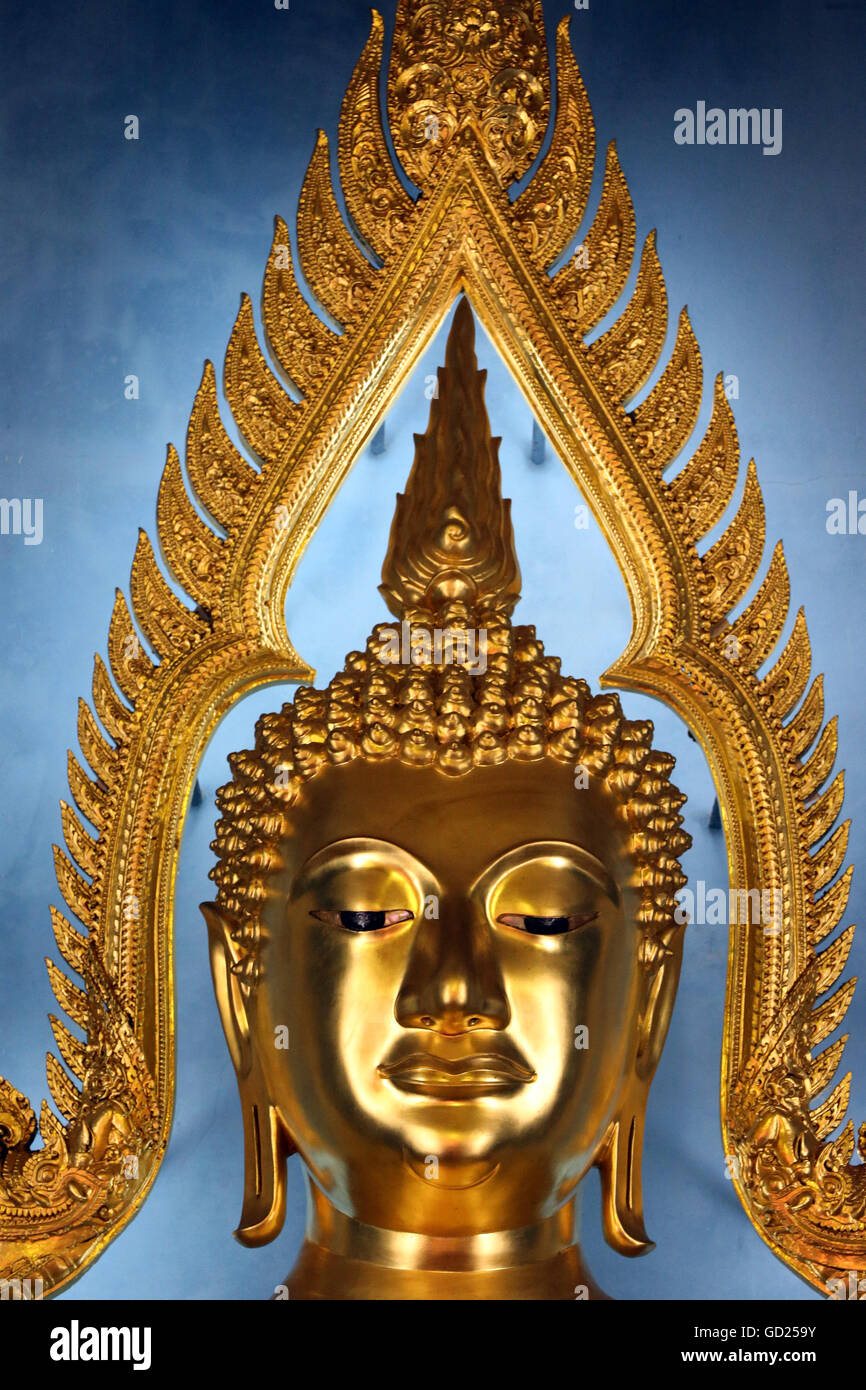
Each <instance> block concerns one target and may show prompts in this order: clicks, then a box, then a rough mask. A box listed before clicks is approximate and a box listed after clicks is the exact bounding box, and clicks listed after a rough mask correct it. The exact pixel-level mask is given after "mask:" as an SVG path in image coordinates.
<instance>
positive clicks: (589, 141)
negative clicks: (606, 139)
mask: <svg viewBox="0 0 866 1390" xmlns="http://www.w3.org/2000/svg"><path fill="white" fill-rule="evenodd" d="M568 24H569V21H568V20H567V19H564V20H563V21H562V23H561V24H560V25H559V28H558V29H557V31H556V72H557V82H556V120H555V121H554V125H553V138H552V139H551V142H550V148H549V149H548V151H547V154H546V155H545V156H544V159H543V160H542V162H541V167H540V168H539V170H538V173H537V174H536V175H535V177H534V178H533V179H532V181H531V182H530V184H529V185H528V187H527V188H525V189H524V191H523V193H521V195H520V197H519V198H517V199H516V201H515V204H514V211H513V216H514V218H515V221H516V224H517V226H518V227H519V228H520V229H521V231H522V233H523V235H524V237H525V238H526V244H527V246H528V247H529V254H530V255H531V257H532V259H533V260H534V261H537V262H538V264H539V265H542V266H548V265H550V264H551V262H552V261H555V260H556V258H557V256H559V255H560V253H561V252H563V251H564V250H565V248H566V246H567V245H568V243H569V242H570V241H571V239H572V237H573V236H574V235H575V234H576V232H577V229H578V227H579V226H580V222H581V218H582V217H583V214H584V211H585V209H586V200H587V198H588V197H589V186H590V184H591V183H592V171H593V167H594V165H595V126H594V125H593V121H592V110H591V108H590V105H589V100H588V98H587V95H586V88H585V87H584V85H583V79H582V78H581V75H580V72H579V70H578V66H577V63H576V62H575V61H574V54H573V53H572V51H571V44H570V42H569V38H568Z"/></svg>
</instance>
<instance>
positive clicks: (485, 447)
mask: <svg viewBox="0 0 866 1390" xmlns="http://www.w3.org/2000/svg"><path fill="white" fill-rule="evenodd" d="M486 377H487V373H486V371H481V370H479V368H478V362H477V359H476V356H475V320H474V318H473V315H472V309H471V308H470V305H469V301H468V299H465V298H464V299H461V301H460V303H459V304H458V306H457V311H456V313H455V315H454V321H453V323H452V325H451V331H450V333H449V334H448V344H447V347H446V350H445V366H444V367H440V368H439V371H438V382H437V391H436V394H435V395H434V397H433V400H432V402H431V406H430V420H429V422H428V425H427V431H426V433H425V434H416V435H415V458H414V461H413V464H412V471H411V473H410V474H409V479H408V482H407V484H406V491H405V493H402V494H399V495H398V497H397V507H396V511H395V513H394V520H393V522H392V525H391V536H390V540H389V543H388V553H387V555H386V556H385V563H384V565H383V566H382V584H381V585H380V592H381V593H382V595H383V597H384V599H385V602H386V603H387V605H388V607H389V608H390V610H391V612H392V613H394V614H395V615H396V616H397V617H398V618H405V619H407V620H408V621H410V622H411V621H416V622H418V621H430V620H431V619H432V618H443V619H445V620H447V621H448V622H449V623H451V624H455V623H462V624H467V625H468V624H475V625H478V624H481V623H483V622H484V621H487V620H490V619H493V618H499V619H501V618H507V617H509V616H510V614H511V612H512V610H513V608H514V605H515V604H516V602H517V600H518V598H519V597H520V568H519V566H518V563H517V556H516V554H515V551H514V532H513V530H512V526H511V503H510V501H509V500H508V499H506V498H503V497H502V483H501V475H500V470H499V456H498V455H499V443H500V441H499V439H495V438H494V437H493V436H492V435H491V433H490V421H489V419H488V417H487V410H486V407H485V404H484V383H485V380H486Z"/></svg>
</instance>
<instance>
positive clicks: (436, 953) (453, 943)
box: [394, 897, 511, 1034]
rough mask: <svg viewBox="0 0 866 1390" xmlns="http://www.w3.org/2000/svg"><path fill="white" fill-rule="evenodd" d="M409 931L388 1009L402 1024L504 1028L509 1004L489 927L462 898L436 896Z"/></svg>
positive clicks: (440, 1029) (456, 1029) (449, 1030)
mask: <svg viewBox="0 0 866 1390" xmlns="http://www.w3.org/2000/svg"><path fill="white" fill-rule="evenodd" d="M439 913H440V915H439V917H438V918H432V919H430V920H428V919H427V918H423V919H422V921H421V924H420V926H419V928H418V930H417V932H416V933H415V938H414V941H413V943H412V949H411V952H410V955H409V960H408V962H407V965H406V973H405V975H404V976H403V983H402V984H401V986H400V991H399V993H398V995H397V1002H396V1005H395V1009H394V1012H395V1014H396V1017H397V1022H398V1023H400V1024H402V1026H403V1027H404V1028H428V1029H431V1030H432V1031H434V1032H437V1033H446V1034H457V1033H465V1032H470V1031H474V1030H475V1029H477V1028H505V1027H507V1025H508V1022H509V1020H510V1018H511V1009H510V1007H509V1004H508V997H507V995H506V992H505V984H504V982H503V979H502V972H501V970H500V968H499V962H498V961H497V959H496V953H495V950H494V944H493V940H492V934H491V931H490V928H489V926H488V924H487V922H486V920H485V919H484V917H483V916H482V915H481V914H480V913H479V911H478V909H477V908H473V906H472V904H470V903H469V902H467V901H466V900H465V899H455V898H450V899H449V898H445V897H442V898H440V900H439Z"/></svg>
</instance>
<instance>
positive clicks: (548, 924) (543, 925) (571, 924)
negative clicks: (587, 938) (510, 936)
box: [496, 912, 598, 936]
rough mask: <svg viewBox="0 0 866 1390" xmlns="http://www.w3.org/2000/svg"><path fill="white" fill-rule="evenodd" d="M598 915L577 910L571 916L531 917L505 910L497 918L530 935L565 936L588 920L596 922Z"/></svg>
mask: <svg viewBox="0 0 866 1390" xmlns="http://www.w3.org/2000/svg"><path fill="white" fill-rule="evenodd" d="M597 916H598V913H597V912H585V913H579V912H576V913H572V915H571V916H570V917H530V916H528V915H526V914H521V913H518V912H504V913H503V914H502V916H501V917H497V919H496V920H497V922H501V923H502V924H503V926H506V927H517V929H518V931H525V932H528V933H529V935H530V936H564V935H565V933H566V932H570V931H577V929H578V927H585V926H586V924H587V922H594V921H595V919H596V917H597Z"/></svg>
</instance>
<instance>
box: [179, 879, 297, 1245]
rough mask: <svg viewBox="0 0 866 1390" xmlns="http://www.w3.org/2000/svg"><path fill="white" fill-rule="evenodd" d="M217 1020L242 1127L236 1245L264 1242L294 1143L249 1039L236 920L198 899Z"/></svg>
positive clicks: (275, 1221) (280, 1215)
mask: <svg viewBox="0 0 866 1390" xmlns="http://www.w3.org/2000/svg"><path fill="white" fill-rule="evenodd" d="M201 910H202V913H203V915H204V918H205V921H206V922H207V926H208V937H209V941H210V964H211V974H212V976H213V983H214V993H215V995H216V1001H217V1007H218V1009H219V1014H220V1020H221V1022H222V1026H223V1032H224V1033H225V1037H226V1043H227V1044H228V1049H229V1053H230V1055H231V1059H232V1064H233V1066H234V1069H235V1077H236V1079H237V1083H238V1093H239V1095H240V1101H241V1114H242V1116H243V1126H244V1202H243V1209H242V1211H241V1219H240V1224H239V1226H238V1228H237V1230H236V1231H235V1237H236V1238H237V1240H239V1241H240V1242H241V1244H242V1245H250V1246H255V1245H266V1244H267V1243H268V1241H270V1240H273V1239H274V1237H275V1236H277V1235H279V1233H280V1230H281V1229H282V1225H283V1221H284V1220H285V1215H286V1159H287V1158H288V1156H289V1154H291V1153H292V1152H293V1151H294V1145H293V1144H292V1141H291V1139H290V1137H289V1135H288V1134H287V1133H286V1131H285V1129H284V1127H283V1125H282V1122H281V1121H280V1118H279V1116H278V1114H277V1113H276V1111H275V1110H274V1108H273V1106H272V1105H271V1103H270V1098H269V1096H268V1087H267V1082H266V1080H265V1075H264V1072H263V1070H262V1065H261V1061H260V1059H259V1057H258V1054H257V1051H256V1048H255V1047H254V1046H253V1044H252V1040H251V1036H250V1035H251V1023H250V1010H251V1009H252V1010H253V1017H254V1016H255V1014H254V1010H255V1002H254V1000H253V999H252V998H251V994H250V990H249V987H246V988H245V987H244V986H243V985H242V984H241V982H240V980H239V979H238V975H237V970H236V968H233V967H237V965H238V962H239V960H240V954H239V951H238V948H237V944H236V940H235V935H234V934H235V933H236V929H237V922H236V921H235V919H234V918H233V917H232V915H231V914H230V913H227V912H225V911H223V909H221V908H219V907H218V906H217V904H216V903H202V904H201Z"/></svg>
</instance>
